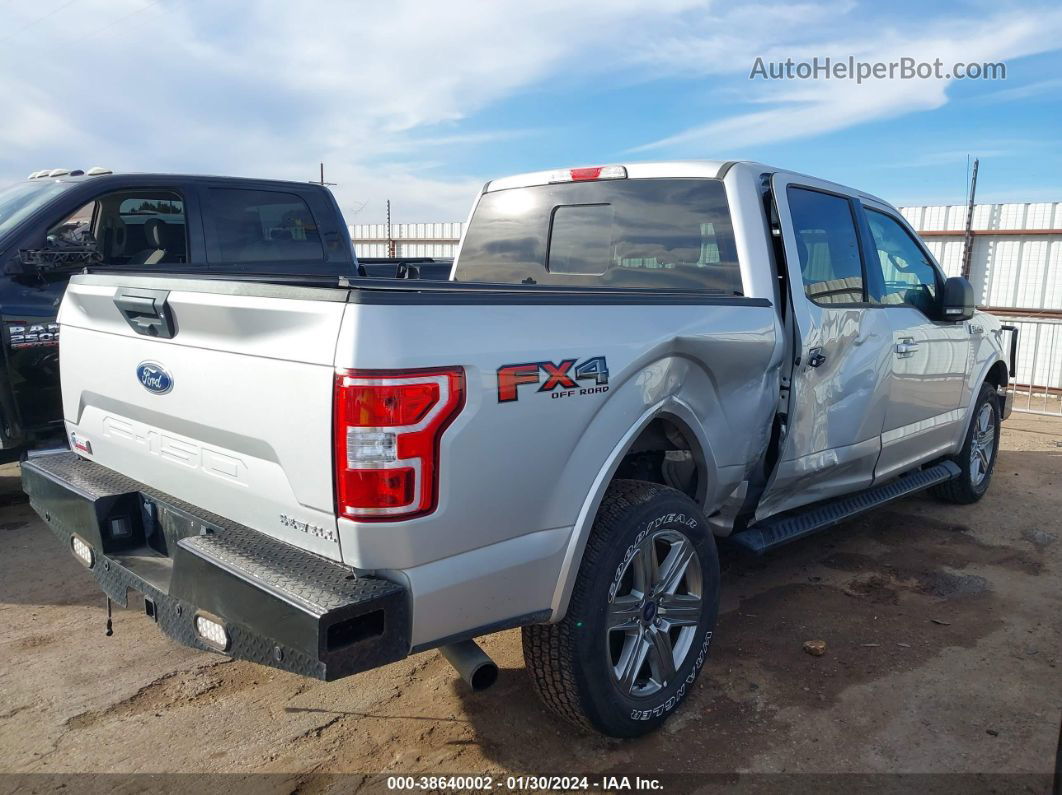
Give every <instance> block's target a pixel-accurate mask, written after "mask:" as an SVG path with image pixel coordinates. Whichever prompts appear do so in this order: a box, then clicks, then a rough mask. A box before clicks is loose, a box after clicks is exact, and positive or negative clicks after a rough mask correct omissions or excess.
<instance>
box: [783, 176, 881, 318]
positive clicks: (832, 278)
mask: <svg viewBox="0 0 1062 795" xmlns="http://www.w3.org/2000/svg"><path fill="white" fill-rule="evenodd" d="M788 194H789V213H790V215H791V216H792V218H793V232H794V234H795V236H796V244H797V251H798V253H799V255H800V273H801V275H802V276H803V277H804V292H805V293H806V294H807V296H808V298H810V299H811V300H812V301H814V302H815V303H817V304H854V303H862V302H863V301H864V300H865V298H864V291H863V265H862V260H861V259H860V256H859V238H858V237H857V236H856V228H855V218H854V217H853V216H852V206H851V204H850V203H849V201H848V199H846V198H844V197H842V196H834V195H833V194H830V193H820V192H819V191H815V190H808V189H806V188H793V187H791V188H789V190H788Z"/></svg>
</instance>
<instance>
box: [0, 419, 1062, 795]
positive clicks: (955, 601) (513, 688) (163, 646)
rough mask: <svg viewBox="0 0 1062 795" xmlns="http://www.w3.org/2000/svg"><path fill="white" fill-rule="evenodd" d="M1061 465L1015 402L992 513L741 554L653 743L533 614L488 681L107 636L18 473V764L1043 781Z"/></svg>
mask: <svg viewBox="0 0 1062 795" xmlns="http://www.w3.org/2000/svg"><path fill="white" fill-rule="evenodd" d="M1060 465H1062V420H1059V419H1053V418H1045V417H1038V416H1033V415H1024V414H1015V415H1014V416H1013V417H1012V418H1011V419H1010V420H1009V421H1008V422H1007V423H1006V426H1005V432H1004V434H1003V437H1002V446H1001V453H1000V458H999V461H998V466H997V468H996V472H995V480H994V482H993V484H992V487H991V489H990V491H989V494H988V496H987V497H986V498H985V499H984V500H983V501H982V502H981V503H979V504H978V505H975V506H966V507H956V506H947V505H943V504H941V503H937V502H935V501H934V500H933V499H932V498H930V497H928V496H925V497H913V498H910V499H907V500H904V501H902V502H898V503H894V504H892V505H890V506H887V507H886V508H884V509H882V510H879V511H878V512H876V513H873V514H869V515H867V516H866V517H864V518H861V519H857V520H854V521H851V522H849V523H847V524H845V525H842V526H839V527H837V528H835V529H833V530H830V531H827V532H825V533H821V534H819V535H817V536H813V537H811V538H808V539H805V540H803V541H801V542H798V543H796V544H793V545H791V546H790V547H788V548H786V549H783V550H781V551H779V552H776V553H774V554H772V555H770V556H768V557H767V558H765V559H764V560H761V561H758V562H755V563H749V562H744V561H742V560H741V559H739V558H737V557H736V556H735V555H733V554H730V553H727V552H725V551H724V554H723V556H722V557H723V566H724V583H723V594H724V603H723V613H722V616H721V618H720V622H719V627H718V632H717V634H716V641H715V643H714V645H713V647H712V657H711V659H710V660H709V662H708V663H707V664H706V666H705V670H704V673H703V674H702V676H701V678H700V680H699V683H698V685H697V687H696V688H695V691H694V693H693V694H692V695H691V697H690V699H689V700H688V701H687V703H686V705H685V706H684V707H683V709H681V710H680V711H679V713H678V714H677V715H676V716H675V717H674V718H673V719H672V720H671V721H670V722H669V723H668V724H666V726H665V728H664V730H663V731H661V732H659V733H657V734H656V735H654V736H651V737H648V738H644V739H641V740H636V741H614V740H609V739H605V738H602V737H598V736H590V735H585V734H580V733H578V732H576V731H574V730H572V729H570V728H569V727H568V726H566V725H565V724H562V723H558V722H557V721H556V720H554V719H553V718H552V717H551V716H550V715H549V714H547V713H546V712H545V711H544V709H543V708H542V707H541V706H540V705H539V703H538V701H537V700H536V698H535V696H534V694H533V693H532V692H531V689H530V686H529V683H528V680H527V678H526V677H525V674H524V670H523V661H522V658H521V654H520V635H519V632H518V631H511V632H504V633H500V634H497V635H494V636H491V637H489V638H486V639H485V640H484V642H483V646H484V648H485V649H486V650H487V651H488V653H489V654H491V655H492V656H493V657H494V658H495V659H496V660H497V662H498V664H499V666H500V667H501V675H500V677H499V681H498V684H497V685H496V686H495V687H494V688H493V689H491V690H488V691H486V692H485V693H480V694H477V695H472V694H471V693H469V692H468V691H467V689H466V688H465V686H464V685H463V683H461V682H460V681H459V680H457V679H456V677H455V675H454V673H453V672H452V670H451V669H450V668H449V666H448V665H447V664H446V662H445V661H443V660H442V659H441V658H440V657H439V656H438V654H436V653H434V652H429V653H425V654H420V655H417V656H415V657H411V658H410V659H408V660H406V661H403V662H401V663H397V664H395V665H391V666H388V667H387V668H383V669H380V670H376V671H371V672H369V673H366V674H362V675H359V676H356V677H354V678H352V679H346V680H340V681H338V682H333V683H328V684H326V683H322V682H317V681H312V680H307V679H301V678H298V677H296V676H294V675H291V674H287V673H282V672H279V671H275V670H272V669H269V668H264V667H259V666H256V665H253V664H250V663H244V662H233V661H229V660H227V659H225V658H223V657H220V656H216V655H210V654H205V653H200V652H196V651H192V650H189V649H186V648H183V647H181V646H178V645H176V644H174V643H173V642H171V641H170V640H168V639H167V638H166V637H165V636H163V635H162V634H161V633H160V632H158V631H157V629H156V628H155V627H154V626H153V625H152V624H151V623H150V622H149V621H148V620H147V619H146V618H145V617H144V616H143V614H142V611H139V610H128V611H122V610H119V611H117V612H116V614H115V622H114V627H115V635H114V636H113V637H110V638H108V637H105V636H104V611H103V605H104V603H103V597H102V595H101V593H100V592H99V591H98V589H97V588H96V586H95V583H94V581H93V579H92V577H91V576H90V574H89V573H88V572H87V571H85V570H84V569H83V568H82V567H81V566H79V565H78V563H77V562H76V561H75V560H74V558H73V557H72V556H71V555H70V554H68V553H67V552H66V551H64V550H63V549H61V547H60V545H59V544H58V542H57V541H56V540H55V539H54V537H53V536H52V535H51V534H50V533H49V532H48V531H47V530H46V529H45V527H44V526H43V524H42V523H41V522H40V521H39V520H38V519H37V518H36V516H35V515H34V514H33V512H32V511H31V510H30V508H29V507H28V505H26V504H24V503H21V504H20V503H19V502H18V501H17V499H16V498H17V494H16V493H15V492H17V489H18V481H17V477H18V473H17V467H15V466H14V465H11V466H7V467H3V468H2V469H0V773H23V774H26V773H70V772H117V773H174V772H184V773H188V772H193V773H244V774H249V773H262V772H271V773H275V774H278V775H276V776H274V777H269V778H258V779H254V782H255V787H256V789H257V790H258V791H277V792H294V791H299V792H308V791H321V790H336V791H339V790H344V791H350V790H351V789H354V788H356V786H357V785H359V784H362V783H366V782H363V781H361V780H360V779H357V778H350V777H334V776H331V775H329V774H337V773H357V774H366V773H401V774H421V773H424V774H441V773H463V774H469V773H494V774H502V775H504V774H506V773H509V772H515V773H525V774H526V773H532V774H563V773H572V772H581V773H590V774H595V775H597V774H620V775H622V774H628V775H633V774H635V773H641V774H643V775H644V774H651V775H656V774H670V775H674V774H689V775H688V777H687V778H686V779H682V780H683V781H685V782H687V783H688V782H691V781H692V782H696V781H698V780H700V779H697V778H696V776H695V775H693V774H698V775H699V774H706V773H714V774H725V776H731V777H732V775H733V774H735V773H738V772H762V773H778V772H787V773H812V774H816V775H817V776H822V775H823V774H831V773H847V774H852V773H855V774H868V773H882V772H906V773H923V774H929V773H933V774H939V773H953V774H954V773H962V774H966V776H967V777H966V778H964V779H960V778H957V777H937V778H932V779H929V780H930V781H933V782H936V783H938V784H939V783H941V782H949V781H950V782H952V785H953V787H954V788H955V789H970V788H973V789H976V788H978V787H977V784H980V785H981V786H983V787H985V788H996V789H999V788H1000V787H1002V788H1004V789H1010V788H1011V785H1015V784H1016V782H1022V783H1021V786H1022V788H1024V789H1027V790H1028V791H1033V792H1036V791H1043V790H1044V787H1045V786H1049V784H1045V783H1044V782H1045V781H1046V782H1049V780H1050V774H1051V771H1052V770H1053V769H1054V765H1055V756H1056V749H1057V746H1058V741H1059V722H1060V715H1062V713H1060V708H1062V678H1060V674H1062V669H1060V667H1059V666H1060V662H1062V659H1060V658H1062V591H1060V588H1059V584H1060V582H1062V521H1060V514H1062V493H1060V485H1062V478H1060V476H1059V475H1060ZM812 639H815V640H823V641H825V643H826V652H825V654H824V655H823V656H821V657H814V656H811V655H810V654H807V653H805V652H804V651H803V648H802V646H803V643H804V642H805V641H807V640H812ZM990 774H1035V777H1033V778H1029V779H1014V780H1012V781H1010V782H1009V783H1000V782H999V780H993V779H990V778H987V777H983V776H988V775H990ZM236 780H240V779H236ZM244 780H246V779H244ZM705 780H707V779H705ZM721 780H722V781H724V782H725V781H729V780H732V779H731V778H726V777H724V778H723V779H721ZM760 780H761V781H769V780H771V779H770V778H769V777H762V778H761V779H760ZM776 780H778V779H776ZM129 781H132V782H137V781H139V782H140V783H139V784H129V786H130V787H132V790H130V791H133V790H136V789H139V788H143V787H144V786H145V785H144V784H143V782H144V781H151V782H152V788H154V787H156V786H161V785H163V784H164V783H165V782H166V781H169V779H165V778H163V779H130V780H129ZM382 781H383V780H382V779H378V778H374V779H369V780H368V782H367V783H369V784H371V785H372V786H371V787H369V788H375V787H377V786H379V787H382V786H383V783H382ZM908 781H910V780H908ZM993 781H996V783H995V784H993V783H992V782H993ZM352 782H355V783H354V784H352ZM959 782H961V786H960V784H959ZM64 783H66V784H69V783H70V781H69V780H64V779H61V778H54V779H48V778H22V777H12V776H0V789H9V790H25V791H38V790H43V789H49V788H52V787H53V786H62V785H63V784H64ZM849 783H850V782H849ZM118 784H119V782H117V781H109V783H107V784H106V786H105V787H104V788H109V787H110V786H112V785H118ZM101 786H103V785H101ZM945 788H947V787H945Z"/></svg>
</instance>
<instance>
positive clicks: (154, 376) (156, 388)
mask: <svg viewBox="0 0 1062 795" xmlns="http://www.w3.org/2000/svg"><path fill="white" fill-rule="evenodd" d="M136 377H137V380H138V381H140V383H141V385H143V387H144V389H146V390H147V391H148V392H154V393H155V394H156V395H165V394H166V393H167V392H169V391H170V390H171V389H173V376H171V375H170V374H169V373H168V372H166V368H165V367H163V366H162V365H161V364H156V363H155V362H141V363H140V364H138V365H137V366H136Z"/></svg>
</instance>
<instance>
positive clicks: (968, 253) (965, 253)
mask: <svg viewBox="0 0 1062 795" xmlns="http://www.w3.org/2000/svg"><path fill="white" fill-rule="evenodd" d="M979 163H980V161H979V160H977V159H976V158H975V159H974V162H973V174H972V175H971V177H970V201H969V204H968V205H967V206H966V234H965V237H964V239H963V247H962V276H963V278H964V279H969V278H970V261H971V259H972V257H973V241H974V234H973V214H974V199H975V198H976V196H977V166H978V164H979Z"/></svg>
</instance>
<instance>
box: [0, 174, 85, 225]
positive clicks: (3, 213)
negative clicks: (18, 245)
mask: <svg viewBox="0 0 1062 795" xmlns="http://www.w3.org/2000/svg"><path fill="white" fill-rule="evenodd" d="M72 186H73V183H71V182H56V181H54V180H43V179H42V180H35V181H33V182H19V183H16V184H15V185H12V186H10V187H8V188H3V189H2V190H0V237H3V235H5V234H7V232H9V231H10V230H11V229H14V227H15V225H16V224H18V222H19V221H21V220H22V219H23V218H26V217H28V216H30V215H32V214H33V213H34V212H35V211H36V210H37V209H39V208H40V207H43V206H44V205H45V204H46V203H47V202H48V201H49V200H50V199H51V198H52V197H53V196H58V195H59V194H60V193H62V192H63V191H65V190H67V189H68V188H71V187H72Z"/></svg>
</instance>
